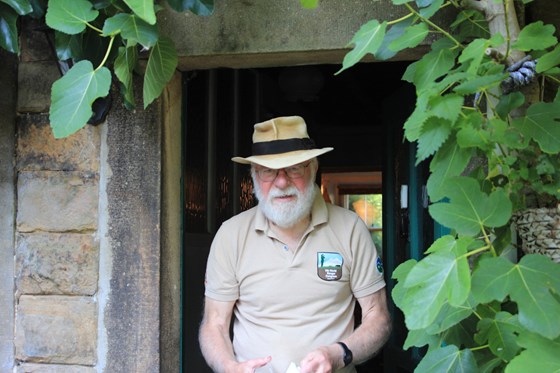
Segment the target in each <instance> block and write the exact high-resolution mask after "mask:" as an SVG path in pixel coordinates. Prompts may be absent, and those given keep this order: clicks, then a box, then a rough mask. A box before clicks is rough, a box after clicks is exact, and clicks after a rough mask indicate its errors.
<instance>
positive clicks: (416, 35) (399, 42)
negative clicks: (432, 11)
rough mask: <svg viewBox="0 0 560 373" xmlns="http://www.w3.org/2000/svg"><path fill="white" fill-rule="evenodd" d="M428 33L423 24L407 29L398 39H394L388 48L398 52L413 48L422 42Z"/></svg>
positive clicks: (426, 27)
mask: <svg viewBox="0 0 560 373" xmlns="http://www.w3.org/2000/svg"><path fill="white" fill-rule="evenodd" d="M429 32H430V30H429V28H428V26H427V25H426V24H425V23H423V22H422V23H419V24H417V25H414V26H410V27H407V28H406V29H404V32H403V33H402V35H400V36H399V37H397V38H395V39H394V40H393V41H392V42H391V43H390V44H389V46H388V48H389V49H390V50H392V51H395V52H398V51H401V50H403V49H406V48H414V47H416V46H417V45H418V44H420V43H421V42H423V41H424V39H425V38H426V36H428V33H429Z"/></svg>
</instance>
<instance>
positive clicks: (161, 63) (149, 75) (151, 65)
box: [143, 37, 178, 108]
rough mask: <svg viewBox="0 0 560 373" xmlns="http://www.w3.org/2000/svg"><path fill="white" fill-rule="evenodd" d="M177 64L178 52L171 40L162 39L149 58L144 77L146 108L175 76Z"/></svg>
mask: <svg viewBox="0 0 560 373" xmlns="http://www.w3.org/2000/svg"><path fill="white" fill-rule="evenodd" d="M177 63H178V58H177V52H176V51H175V46H174V45H173V42H172V41H171V39H169V38H167V37H163V38H160V39H159V40H158V42H157V43H156V45H155V46H154V47H153V48H152V50H151V51H150V57H149V58H148V65H147V67H146V75H145V77H144V90H143V97H144V108H146V107H148V105H149V104H150V103H152V101H154V100H155V99H156V98H158V97H159V96H160V95H161V92H163V88H165V86H166V85H167V83H168V82H169V80H170V79H171V77H172V76H173V73H174V72H175V68H176V67H177Z"/></svg>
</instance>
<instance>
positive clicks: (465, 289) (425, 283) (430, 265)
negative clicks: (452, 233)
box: [399, 240, 471, 329]
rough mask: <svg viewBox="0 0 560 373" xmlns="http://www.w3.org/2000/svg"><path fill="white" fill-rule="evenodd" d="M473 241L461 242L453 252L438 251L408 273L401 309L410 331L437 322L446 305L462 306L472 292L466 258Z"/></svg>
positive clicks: (458, 241)
mask: <svg viewBox="0 0 560 373" xmlns="http://www.w3.org/2000/svg"><path fill="white" fill-rule="evenodd" d="M470 242H471V241H470V240H465V241H462V240H457V243H456V245H455V247H454V248H453V250H451V251H437V252H434V253H432V254H430V255H428V256H426V257H425V258H424V259H422V260H421V261H419V262H418V263H417V264H416V265H415V266H414V267H413V268H412V269H411V270H410V272H409V273H408V275H407V276H406V279H405V280H404V283H403V286H404V288H405V289H407V293H406V296H404V297H403V299H402V302H401V305H399V308H401V310H402V311H403V312H404V314H405V322H406V325H407V327H408V328H409V329H423V328H426V327H428V326H429V325H430V324H431V323H433V322H434V320H435V318H436V317H437V316H438V314H439V313H440V310H441V308H442V307H443V305H444V304H445V303H446V302H448V303H449V304H450V305H452V306H461V305H463V303H464V302H465V301H466V299H467V297H468V295H469V292H470V271H469V264H468V261H467V258H466V255H464V254H465V253H466V251H467V246H468V245H469V244H470Z"/></svg>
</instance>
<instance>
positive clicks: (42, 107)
mask: <svg viewBox="0 0 560 373" xmlns="http://www.w3.org/2000/svg"><path fill="white" fill-rule="evenodd" d="M59 78H60V73H59V71H58V68H57V67H56V64H55V63H54V62H53V61H46V62H22V63H20V64H19V70H18V99H17V111H18V112H20V113H41V112H48V111H49V107H50V105H51V87H52V84H53V83H54V82H55V81H56V80H57V79H59Z"/></svg>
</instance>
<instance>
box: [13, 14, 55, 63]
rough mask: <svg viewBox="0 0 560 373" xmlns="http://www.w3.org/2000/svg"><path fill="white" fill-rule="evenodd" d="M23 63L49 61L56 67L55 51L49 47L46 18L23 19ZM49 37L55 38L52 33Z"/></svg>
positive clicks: (21, 38) (21, 20) (21, 39)
mask: <svg viewBox="0 0 560 373" xmlns="http://www.w3.org/2000/svg"><path fill="white" fill-rule="evenodd" d="M20 23H21V24H20V26H21V33H20V34H21V35H20V42H21V48H20V49H21V61H23V62H30V61H48V62H50V63H51V64H52V65H53V66H56V59H55V51H54V50H53V49H52V48H51V46H50V45H49V40H48V39H47V33H46V32H45V31H46V30H45V20H44V18H40V19H35V18H34V17H21V18H20ZM49 37H50V38H51V40H52V38H53V37H54V34H53V33H52V32H50V33H49Z"/></svg>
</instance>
